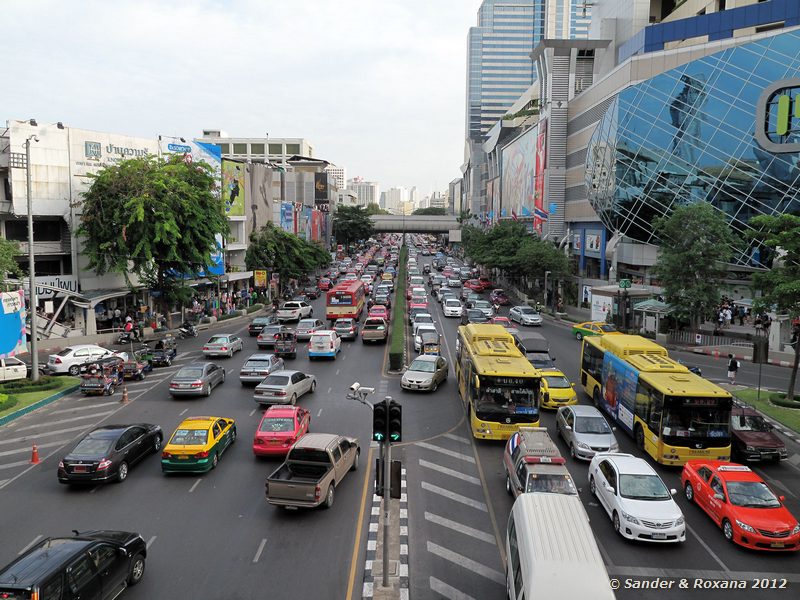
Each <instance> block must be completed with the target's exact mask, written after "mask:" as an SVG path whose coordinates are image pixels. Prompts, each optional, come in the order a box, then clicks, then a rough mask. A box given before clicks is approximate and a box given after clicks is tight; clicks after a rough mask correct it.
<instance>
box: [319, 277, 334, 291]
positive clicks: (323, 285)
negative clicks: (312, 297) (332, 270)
mask: <svg viewBox="0 0 800 600" xmlns="http://www.w3.org/2000/svg"><path fill="white" fill-rule="evenodd" d="M317 287H318V288H319V289H320V290H321V291H323V292H327V291H328V290H329V289H331V288H332V287H333V282H332V281H331V280H330V279H328V278H327V277H323V278H322V279H320V280H319V283H318V284H317Z"/></svg>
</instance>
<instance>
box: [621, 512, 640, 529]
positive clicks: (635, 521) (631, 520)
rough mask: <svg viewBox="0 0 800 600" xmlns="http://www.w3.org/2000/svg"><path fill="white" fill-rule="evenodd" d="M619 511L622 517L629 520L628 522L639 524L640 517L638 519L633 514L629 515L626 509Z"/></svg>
mask: <svg viewBox="0 0 800 600" xmlns="http://www.w3.org/2000/svg"><path fill="white" fill-rule="evenodd" d="M619 512H620V514H621V515H622V518H623V519H625V520H626V521H628V523H633V524H634V525H638V524H639V519H637V518H636V517H634V516H633V515H629V514H628V513H626V512H625V511H624V510H621V511H619Z"/></svg>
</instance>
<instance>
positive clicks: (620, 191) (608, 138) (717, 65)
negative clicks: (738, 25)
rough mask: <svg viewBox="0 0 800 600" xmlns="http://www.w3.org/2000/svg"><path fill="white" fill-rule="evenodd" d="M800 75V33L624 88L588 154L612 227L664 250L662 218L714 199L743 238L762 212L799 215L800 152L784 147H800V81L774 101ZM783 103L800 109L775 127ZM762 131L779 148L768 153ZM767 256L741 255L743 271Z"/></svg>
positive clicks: (598, 204) (593, 195) (589, 175)
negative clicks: (657, 222) (656, 224)
mask: <svg viewBox="0 0 800 600" xmlns="http://www.w3.org/2000/svg"><path fill="white" fill-rule="evenodd" d="M799 74H800V32H798V31H793V32H787V33H783V34H778V35H774V36H771V37H768V38H764V39H761V40H758V41H753V42H749V43H745V44H743V45H740V46H736V47H732V48H729V49H726V50H723V51H721V52H718V53H716V54H713V55H710V56H707V57H705V58H701V59H697V60H694V61H691V62H689V63H687V64H685V65H683V66H680V67H678V68H676V69H672V70H669V71H666V72H663V73H661V74H659V75H657V76H655V77H653V78H651V79H648V80H646V81H644V82H642V83H639V84H637V85H633V86H630V87H628V88H626V89H624V90H623V91H621V92H619V93H618V94H617V96H616V98H615V99H614V101H613V102H612V104H611V105H610V106H609V108H608V109H607V111H606V112H605V114H604V116H603V118H602V119H601V120H600V122H599V123H598V125H597V127H596V129H595V131H594V133H593V135H592V138H591V141H590V143H589V147H588V149H587V154H586V185H587V188H588V199H589V202H590V203H591V205H592V206H593V208H594V209H595V211H596V212H597V214H598V216H599V217H600V219H601V220H602V222H603V224H604V225H605V226H606V227H607V228H608V229H609V230H610V231H611V232H618V233H619V234H621V235H624V236H627V237H628V238H631V239H632V240H634V241H637V242H642V243H650V244H656V243H657V240H656V239H655V237H654V232H653V229H652V222H653V219H654V218H656V217H659V216H662V215H668V214H669V213H670V211H671V210H672V209H673V208H675V207H677V206H680V205H685V204H691V203H695V202H708V203H710V204H711V205H712V206H713V207H714V208H716V209H717V210H719V211H721V212H722V213H723V214H724V215H725V216H726V218H727V219H728V221H729V222H730V224H731V226H732V228H733V229H734V231H736V232H738V233H739V234H741V235H742V237H743V238H744V237H745V234H746V231H747V229H748V221H749V220H750V219H751V218H752V217H754V216H756V215H760V214H768V215H770V214H780V213H797V212H800V152H796V151H795V152H791V151H789V152H785V151H782V150H783V149H782V148H780V145H781V143H784V144H792V143H797V142H800V130H799V128H798V127H797V124H798V122H800V80H797V84H796V85H797V87H796V88H795V87H789V88H788V89H778V90H777V91H776V92H775V93H774V94H772V96H770V95H769V94H767V95H765V90H769V89H771V88H775V86H776V82H780V81H782V80H787V79H790V78H795V79H797V78H798V77H800V75H799ZM792 85H794V84H792ZM778 87H779V88H780V84H778ZM781 96H783V97H786V99H785V100H784V99H781ZM781 103H782V104H783V106H784V107H785V106H791V107H792V109H791V110H790V111H789V109H786V110H785V111H784V112H786V114H787V115H788V122H786V123H779V122H776V119H777V118H778V116H779V115H780V114H781V112H780V111H781V110H783V109H782V108H781V107H780V106H779V104H781ZM760 104H761V105H763V106H762V108H761V109H759V105H760ZM787 111H788V112H787ZM759 115H761V116H760V117H759ZM759 131H762V132H765V133H764V135H766V137H767V138H769V139H770V140H773V141H776V142H777V145H776V144H770V145H769V149H767V148H765V147H764V144H762V143H760V142H759V140H758V139H757V137H759V136H758V132H759ZM776 131H777V134H780V135H777V134H776ZM764 135H762V136H760V137H761V138H762V139H763V138H764ZM786 148H787V149H789V148H790V146H789V145H787V146H786ZM762 260H763V261H766V257H761V256H759V253H758V251H757V250H755V249H746V248H742V247H739V248H736V249H735V256H734V262H735V263H736V264H738V265H742V266H745V265H749V266H755V267H760V266H764V265H763V264H762Z"/></svg>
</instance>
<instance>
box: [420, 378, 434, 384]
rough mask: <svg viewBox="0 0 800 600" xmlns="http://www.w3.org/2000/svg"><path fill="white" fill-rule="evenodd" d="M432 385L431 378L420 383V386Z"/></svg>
mask: <svg viewBox="0 0 800 600" xmlns="http://www.w3.org/2000/svg"><path fill="white" fill-rule="evenodd" d="M432 383H433V378H431V379H426V380H425V381H423V382H422V385H430V384H432Z"/></svg>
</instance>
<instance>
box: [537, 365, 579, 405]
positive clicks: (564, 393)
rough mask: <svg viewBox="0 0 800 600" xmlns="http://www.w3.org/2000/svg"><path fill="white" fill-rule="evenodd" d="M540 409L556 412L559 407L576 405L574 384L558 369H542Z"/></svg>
mask: <svg viewBox="0 0 800 600" xmlns="http://www.w3.org/2000/svg"><path fill="white" fill-rule="evenodd" d="M541 372H542V408H552V409H553V410H556V409H557V408H558V407H559V406H569V405H570V404H577V403H578V394H576V393H575V384H574V383H570V381H569V379H567V376H566V375H564V373H562V372H561V371H559V370H558V369H542V371H541Z"/></svg>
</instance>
